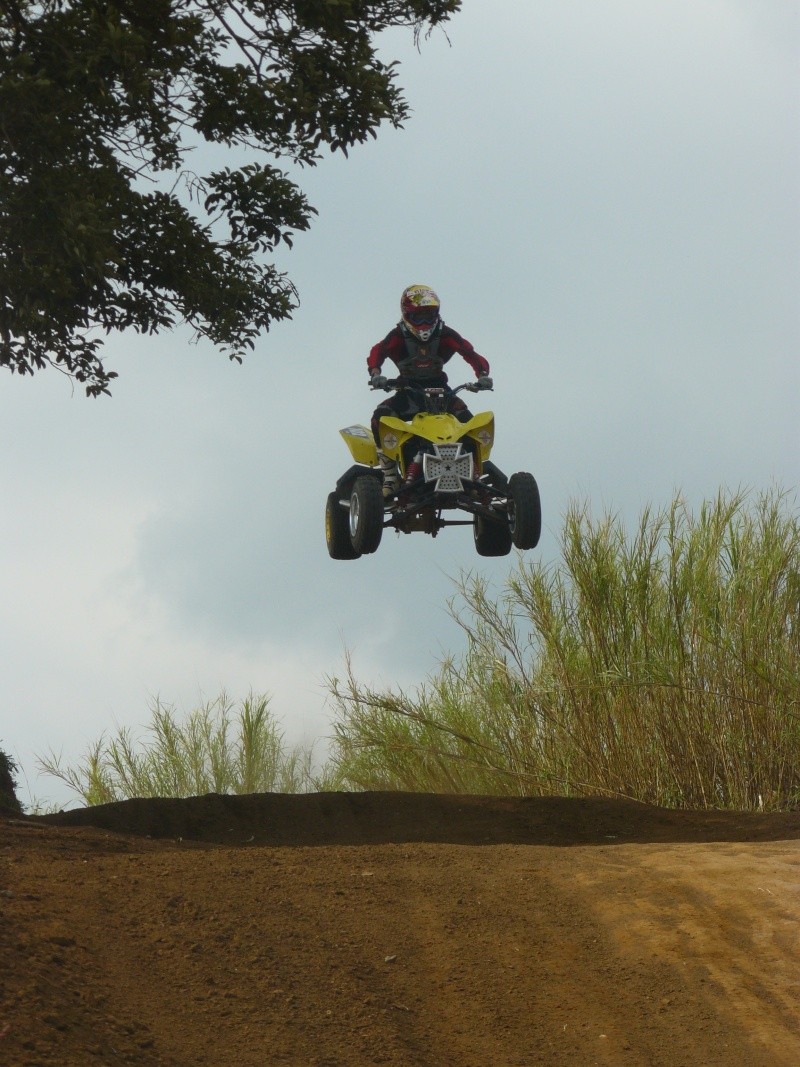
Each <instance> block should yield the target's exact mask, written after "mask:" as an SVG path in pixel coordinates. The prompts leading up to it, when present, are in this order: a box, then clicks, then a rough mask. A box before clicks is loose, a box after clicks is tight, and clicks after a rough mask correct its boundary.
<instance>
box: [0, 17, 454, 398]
mask: <svg viewBox="0 0 800 1067" xmlns="http://www.w3.org/2000/svg"><path fill="white" fill-rule="evenodd" d="M459 6H460V0H372V2H370V3H368V4H367V3H363V2H362V0H325V2H320V0H271V2H270V3H264V2H263V0H227V2H226V3H225V4H215V3H213V2H211V0H148V2H147V3H111V2H110V0H41V2H38V3H34V2H31V0H13V2H6V3H0V127H1V128H2V134H3V135H2V137H0V366H7V367H8V368H10V369H11V370H12V371H16V372H18V373H19V374H32V373H34V371H36V370H38V369H40V368H43V367H45V366H47V365H48V364H52V365H55V366H57V367H58V368H59V369H60V370H62V371H65V372H66V373H68V374H69V375H71V376H72V377H74V378H75V379H76V380H77V381H79V382H82V383H84V385H85V387H86V392H87V394H89V395H98V394H99V393H107V392H108V386H109V383H110V381H111V380H112V379H113V378H115V377H116V374H115V373H113V372H111V371H108V370H107V369H106V368H105V367H104V365H103V361H102V358H101V355H102V352H101V349H102V343H103V341H102V337H103V335H105V334H108V333H110V332H111V331H112V330H113V331H116V330H124V329H128V328H131V329H134V330H136V331H138V332H142V333H149V334H152V333H157V332H159V331H163V330H166V329H168V328H170V327H171V326H172V325H173V324H174V323H176V322H178V323H180V322H187V323H189V325H190V326H191V327H192V328H193V329H194V330H195V332H196V335H197V336H199V337H205V338H207V339H208V340H210V341H211V342H212V343H213V344H215V345H217V346H219V347H220V348H221V349H222V350H223V351H225V352H227V354H228V355H229V356H230V357H231V358H232V359H241V356H242V355H243V354H244V353H245V352H247V351H248V350H250V349H252V347H253V344H254V340H255V338H256V337H257V336H258V334H259V332H260V331H261V330H266V329H268V328H269V326H270V324H271V323H272V322H275V321H280V320H283V319H286V318H288V317H290V315H291V314H292V311H293V310H294V309H295V308H296V307H297V293H296V290H295V288H294V286H293V285H292V283H291V282H290V281H289V280H288V279H287V277H286V276H285V275H284V274H282V273H281V272H280V271H279V270H278V269H277V268H276V266H274V265H273V264H272V263H265V262H264V257H265V256H271V255H272V254H273V253H274V252H275V250H276V248H278V247H280V245H281V244H285V245H291V243H292V235H293V234H294V233H296V232H298V231H302V230H306V229H308V226H309V223H310V219H311V216H312V215H313V214H314V213H315V212H314V209H313V208H312V207H311V206H310V205H309V204H308V202H307V200H306V198H305V196H304V195H303V193H302V192H301V190H300V189H299V188H298V187H297V186H296V185H295V184H294V182H292V181H291V180H290V179H289V178H288V177H287V175H286V174H285V173H284V172H283V171H281V170H280V169H278V168H277V167H275V166H272V165H271V164H270V163H268V162H264V157H265V156H266V158H267V160H272V161H281V160H287V161H289V162H292V163H300V164H303V165H314V164H315V163H316V162H317V161H318V160H319V159H320V158H321V157H322V152H323V151H324V150H326V149H330V150H331V151H337V150H339V151H342V152H344V153H345V154H346V153H347V150H348V149H349V148H350V147H352V146H353V145H356V144H359V143H362V142H364V141H366V140H367V139H368V138H369V137H375V136H376V131H377V129H378V127H379V126H381V125H382V124H383V123H389V124H390V125H392V126H395V127H396V126H401V125H402V123H403V121H404V120H405V118H406V117H407V115H408V110H409V109H408V105H407V104H406V102H405V100H404V99H403V96H402V93H401V91H400V89H399V88H398V86H397V82H396V77H397V64H396V63H385V62H383V61H381V60H380V59H379V58H378V56H377V54H376V49H377V43H376V39H377V36H378V35H379V34H380V33H381V31H382V30H384V29H386V28H387V27H393V26H405V27H409V28H411V29H412V30H413V33H414V34H415V37H416V39H417V40H419V37H420V35H421V34H422V33H424V32H426V31H427V32H429V31H430V30H431V28H432V27H434V26H437V25H440V24H442V23H444V22H446V21H447V20H448V19H449V18H450V17H451V15H452V14H453V13H455V12H456V11H457V10H458V8H459ZM204 146H205V148H206V151H205V153H201V152H198V151H197V149H198V148H202V147H204ZM231 150H234V151H231ZM209 153H210V155H211V157H212V159H213V164H217V166H216V169H215V170H213V171H209V172H207V173H205V174H203V173H195V168H202V169H206V167H207V166H208V159H209ZM204 154H205V161H203V160H202V159H201V156H202V155H204ZM226 158H227V161H228V163H229V164H230V165H229V166H224V165H222V164H223V163H224V161H225V159H226Z"/></svg>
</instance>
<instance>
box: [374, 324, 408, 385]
mask: <svg viewBox="0 0 800 1067" xmlns="http://www.w3.org/2000/svg"><path fill="white" fill-rule="evenodd" d="M398 342H400V344H401V345H402V340H401V338H400V336H399V335H398V332H397V330H396V329H394V330H390V331H389V333H388V334H387V335H386V336H385V337H384V339H383V340H382V341H378V343H377V344H376V345H373V346H372V348H371V349H370V353H369V355H368V356H367V370H368V371H369V375H370V377H374V376H375V375H376V374H380V373H381V367H382V366H383V363H384V360H386V359H387V358H389V359H391V357H392V352H393V351H395V350H396V348H397V346H398Z"/></svg>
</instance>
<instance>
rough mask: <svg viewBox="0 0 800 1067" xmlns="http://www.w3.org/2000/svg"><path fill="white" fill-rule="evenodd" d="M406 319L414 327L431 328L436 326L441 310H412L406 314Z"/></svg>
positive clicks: (433, 308)
mask: <svg viewBox="0 0 800 1067" xmlns="http://www.w3.org/2000/svg"><path fill="white" fill-rule="evenodd" d="M406 318H407V319H408V321H409V322H410V323H411V325H412V326H422V327H423V328H424V327H428V328H430V327H431V326H435V325H436V323H437V321H438V319H439V309H438V307H422V308H412V309H411V310H410V311H408V312H407V313H406Z"/></svg>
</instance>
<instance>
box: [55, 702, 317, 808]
mask: <svg viewBox="0 0 800 1067" xmlns="http://www.w3.org/2000/svg"><path fill="white" fill-rule="evenodd" d="M39 765H40V767H41V769H42V770H43V771H44V772H45V773H47V774H52V775H54V776H55V777H56V778H60V779H61V781H63V782H65V783H66V784H67V785H68V786H69V787H70V788H71V789H72V790H74V791H75V793H77V794H78V795H79V796H80V797H81V798H82V799H83V801H84V802H85V803H86V804H89V805H91V804H108V803H111V802H112V801H117V800H129V799H131V798H133V797H188V796H200V795H202V794H205V793H237V794H242V793H266V792H270V793H300V792H306V791H309V790H311V789H318V788H329V787H330V786H331V780H330V779H329V778H326V777H325V776H324V774H323V775H322V776H321V778H317V777H315V774H314V771H313V768H312V753H311V751H310V750H307V749H300V748H294V749H289V748H287V747H286V745H285V744H284V742H283V737H282V735H281V732H280V730H279V729H278V727H277V725H276V723H275V720H274V719H273V717H272V715H271V713H270V710H269V698H268V697H266V696H256V695H253V694H250V696H248V697H246V698H245V699H244V700H241V701H240V702H239V703H238V705H236V704H235V703H234V702H233V701H231V700H229V698H228V697H227V696H226V694H225V693H222V694H221V695H220V696H218V697H217V698H216V699H215V700H213V701H208V702H206V703H204V704H202V705H200V707H198V708H195V709H194V710H193V711H192V712H191V713H190V714H189V715H188V716H187V717H186V718H185V721H183V722H181V721H180V719H179V716H178V714H177V712H176V711H175V709H174V708H172V707H169V706H165V705H164V704H162V703H161V701H160V700H156V701H155V702H154V704H153V705H152V707H151V720H150V724H149V740H147V741H144V742H142V741H140V740H138V739H137V738H135V737H134V736H133V734H132V732H131V731H130V730H129V729H127V728H122V729H120V730H118V732H117V734H116V736H115V737H113V738H111V739H106V738H105V737H101V738H100V739H99V740H98V741H97V742H95V743H94V744H93V745H91V746H90V748H89V750H88V751H87V753H86V755H85V756H84V757H83V760H82V762H81V763H80V764H79V765H78V766H77V767H64V766H63V764H62V760H61V758H60V757H57V756H55V755H53V754H52V753H51V754H50V755H49V756H46V757H44V758H40V759H39Z"/></svg>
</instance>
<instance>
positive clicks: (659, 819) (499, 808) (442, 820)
mask: <svg viewBox="0 0 800 1067" xmlns="http://www.w3.org/2000/svg"><path fill="white" fill-rule="evenodd" d="M38 821H40V822H44V823H49V824H50V825H53V826H96V827H99V828H101V829H103V830H111V831H113V832H115V833H121V834H139V835H142V836H147V837H157V838H163V837H169V838H180V839H183V840H186V841H202V842H207V843H212V842H213V843H216V844H223V845H231V844H236V845H239V844H256V845H287V846H291V845H298V846H302V845H367V844H389V843H395V844H399V843H403V842H406V843H410V842H428V843H440V844H451V845H486V844H495V845H499V844H515V845H591V844H605V843H607V842H608V841H609V840H612V839H616V838H620V839H624V840H626V841H628V843H630V844H632V843H634V842H636V843H642V842H657V841H661V842H676V843H677V842H691V841H781V840H795V839H798V838H800V813H798V814H782V815H776V814H771V815H760V814H742V813H738V812H707V811H702V812H677V811H671V810H668V809H666V808H657V807H652V806H650V805H647V804H637V803H635V802H634V801H627V800H608V799H606V798H601V797H589V798H565V797H524V798H523V797H480V796H446V795H441V794H433V793H314V794H310V795H304V796H293V795H285V794H278V793H254V794H252V795H250V796H223V795H220V794H218V793H210V794H209V795H207V796H202V797H189V798H187V799H183V800H163V799H142V800H126V801H122V802H121V803H118V804H103V805H99V806H97V807H92V808H80V809H78V810H76V811H65V812H61V813H60V814H58V815H49V816H44V817H42V818H40V819H39V820H38Z"/></svg>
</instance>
